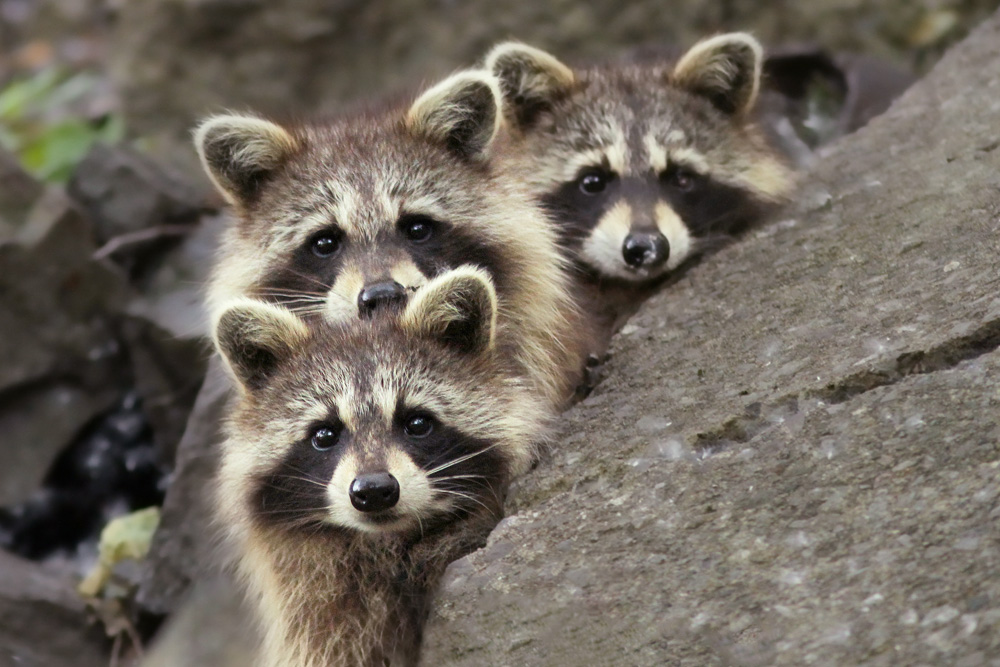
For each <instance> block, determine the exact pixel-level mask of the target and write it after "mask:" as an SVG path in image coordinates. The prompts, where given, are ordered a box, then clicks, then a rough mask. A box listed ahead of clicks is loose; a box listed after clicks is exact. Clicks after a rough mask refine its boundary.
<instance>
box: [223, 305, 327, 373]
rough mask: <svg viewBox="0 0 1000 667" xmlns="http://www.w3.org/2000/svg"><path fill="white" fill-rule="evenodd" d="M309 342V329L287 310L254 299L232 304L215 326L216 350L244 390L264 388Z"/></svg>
mask: <svg viewBox="0 0 1000 667" xmlns="http://www.w3.org/2000/svg"><path fill="white" fill-rule="evenodd" d="M308 340H309V329H308V328H307V327H306V325H305V324H304V323H303V322H302V321H301V320H300V319H299V318H297V317H295V315H293V314H292V313H291V312H289V311H288V310H287V309H285V308H282V307H281V306H275V305H272V304H269V303H264V302H263V301H255V300H253V299H240V300H238V301H236V302H234V303H233V305H231V306H230V307H229V308H227V309H226V311H225V312H223V313H222V316H221V317H219V320H218V322H217V323H216V325H215V346H216V348H217V349H218V350H219V352H220V353H221V354H222V357H223V359H224V360H225V361H226V364H227V365H228V366H229V369H230V371H232V374H233V376H234V377H235V378H236V379H237V380H238V381H239V383H240V385H241V386H242V387H243V388H244V389H246V390H254V389H260V388H261V387H263V386H264V385H265V384H266V383H267V381H268V380H269V379H270V378H271V376H272V374H273V373H274V371H275V370H276V369H277V368H278V367H279V366H280V365H281V364H282V363H284V362H285V361H287V360H288V359H290V358H291V357H292V356H293V355H294V354H295V353H296V352H297V351H299V350H301V349H302V348H303V347H304V346H305V344H306V342H307V341H308Z"/></svg>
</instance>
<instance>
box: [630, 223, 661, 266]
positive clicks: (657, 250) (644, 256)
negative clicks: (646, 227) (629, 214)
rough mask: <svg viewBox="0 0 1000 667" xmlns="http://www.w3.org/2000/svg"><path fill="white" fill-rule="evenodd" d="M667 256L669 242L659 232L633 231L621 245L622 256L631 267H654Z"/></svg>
mask: <svg viewBox="0 0 1000 667" xmlns="http://www.w3.org/2000/svg"><path fill="white" fill-rule="evenodd" d="M669 256H670V244H669V243H668V242H667V239H666V237H664V236H663V234H660V233H659V232H653V233H652V234H650V233H648V232H633V233H632V234H629V235H628V236H626V237H625V244H624V245H622V257H624V258H625V263H626V264H628V265H629V266H631V267H632V268H633V269H639V268H649V269H653V268H656V267H658V266H659V265H661V264H663V263H664V262H665V261H667V257H669Z"/></svg>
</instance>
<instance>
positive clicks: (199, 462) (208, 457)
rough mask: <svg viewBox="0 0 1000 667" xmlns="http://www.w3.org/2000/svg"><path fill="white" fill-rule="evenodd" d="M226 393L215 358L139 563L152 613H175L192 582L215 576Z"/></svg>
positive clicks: (144, 599) (142, 595)
mask: <svg viewBox="0 0 1000 667" xmlns="http://www.w3.org/2000/svg"><path fill="white" fill-rule="evenodd" d="M229 388H230V384H229V379H228V378H227V377H226V375H225V373H224V372H223V370H222V367H221V366H220V364H219V361H218V359H213V361H212V363H210V364H209V370H208V374H207V376H206V378H205V382H204V384H203V385H202V387H201V391H200V392H199V394H198V398H197V400H196V401H195V404H194V408H193V410H192V412H191V416H190V418H189V419H188V422H187V428H186V430H185V431H184V437H183V438H182V439H181V442H180V445H179V446H178V448H177V458H176V462H175V465H174V475H173V481H172V483H171V485H170V488H169V490H168V491H167V498H166V501H165V502H164V504H163V510H162V515H161V519H160V526H159V528H158V529H157V532H156V535H155V536H154V538H153V543H152V545H151V547H150V551H149V555H148V556H147V558H146V560H145V561H144V563H143V571H144V574H143V578H142V581H141V583H140V588H139V593H138V597H137V599H138V601H139V604H140V605H142V607H143V608H144V609H146V610H148V611H151V612H153V613H157V614H166V613H169V612H172V611H174V610H175V609H176V608H177V607H178V606H179V604H180V602H181V601H182V600H183V599H184V597H185V595H186V594H187V593H188V592H189V588H190V586H191V584H192V582H195V581H203V580H206V579H210V578H212V577H214V576H215V574H216V572H217V570H216V566H217V564H218V561H217V558H218V548H217V547H218V540H217V539H216V532H215V528H216V527H215V525H214V524H213V523H212V516H213V510H212V495H211V494H212V491H213V489H214V488H215V484H214V481H213V477H214V475H215V471H216V468H217V466H218V447H217V445H218V443H219V442H220V439H221V438H220V431H219V429H220V425H221V422H222V417H223V414H224V408H225V406H226V403H227V402H228V400H229Z"/></svg>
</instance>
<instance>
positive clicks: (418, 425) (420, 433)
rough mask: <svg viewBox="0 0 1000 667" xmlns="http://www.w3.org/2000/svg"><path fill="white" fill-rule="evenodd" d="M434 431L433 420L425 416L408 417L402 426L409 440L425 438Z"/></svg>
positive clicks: (420, 414)
mask: <svg viewBox="0 0 1000 667" xmlns="http://www.w3.org/2000/svg"><path fill="white" fill-rule="evenodd" d="M432 431H434V418H433V417H431V416H430V415H427V414H422V413H418V414H415V415H410V417H409V418H408V419H407V420H406V422H405V423H404V424H403V432H404V433H406V435H408V436H410V437H411V438H426V437H427V436H429V435H430V434H431V432H432Z"/></svg>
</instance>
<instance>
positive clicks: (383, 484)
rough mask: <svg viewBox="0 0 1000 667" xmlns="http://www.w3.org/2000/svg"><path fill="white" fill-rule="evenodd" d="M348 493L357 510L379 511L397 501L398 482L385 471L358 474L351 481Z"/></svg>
mask: <svg viewBox="0 0 1000 667" xmlns="http://www.w3.org/2000/svg"><path fill="white" fill-rule="evenodd" d="M348 495H350V497H351V504H352V505H354V509H356V510H358V511H359V512H381V511H382V510H387V509H389V508H390V507H393V506H395V505H396V503H398V502H399V482H397V481H396V478H395V477H393V476H392V475H390V474H389V473H387V472H376V473H370V474H367V475H359V476H358V477H355V478H354V481H353V482H351V487H350V488H349V489H348Z"/></svg>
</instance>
